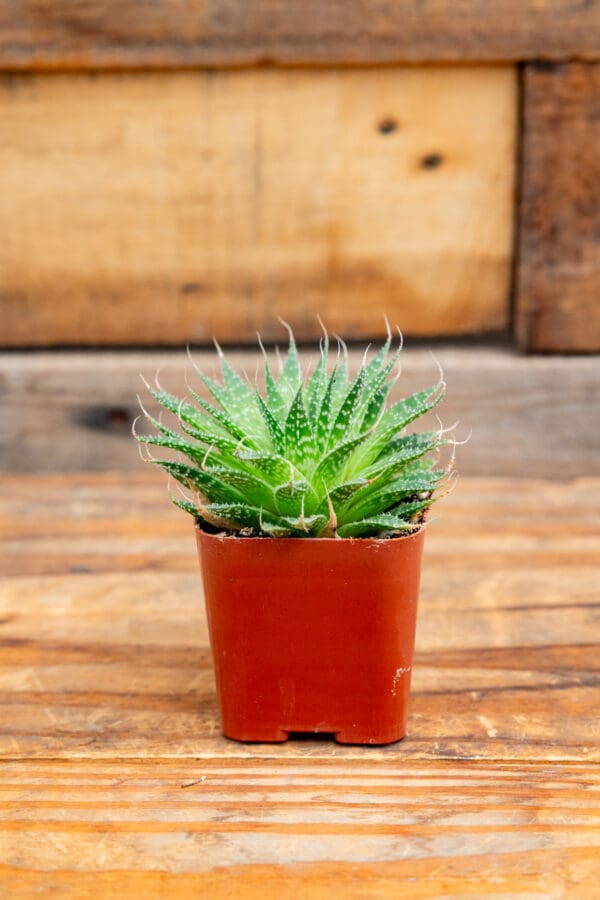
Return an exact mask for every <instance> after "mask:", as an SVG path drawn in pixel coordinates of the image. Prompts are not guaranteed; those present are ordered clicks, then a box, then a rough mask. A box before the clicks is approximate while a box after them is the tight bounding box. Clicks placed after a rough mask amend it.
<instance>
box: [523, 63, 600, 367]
mask: <svg viewBox="0 0 600 900" xmlns="http://www.w3.org/2000/svg"><path fill="white" fill-rule="evenodd" d="M599 185H600V65H580V64H577V63H572V64H570V65H564V66H549V65H543V66H542V65H532V66H526V67H525V74H524V144H523V173H522V199H521V216H520V233H519V256H518V259H519V264H518V271H517V279H518V297H517V321H516V333H517V338H518V340H519V343H520V344H521V346H522V347H524V348H525V349H528V350H566V351H591V350H600V303H599V302H598V301H599V297H600V200H599V191H598V186H599Z"/></svg>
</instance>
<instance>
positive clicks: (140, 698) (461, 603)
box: [0, 473, 600, 762]
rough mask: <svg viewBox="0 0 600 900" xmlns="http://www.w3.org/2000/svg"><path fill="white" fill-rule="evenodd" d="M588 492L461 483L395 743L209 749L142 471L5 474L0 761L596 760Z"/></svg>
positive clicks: (180, 566)
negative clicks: (404, 724)
mask: <svg viewBox="0 0 600 900" xmlns="http://www.w3.org/2000/svg"><path fill="white" fill-rule="evenodd" d="M152 474H156V477H152ZM599 492H600V479H580V480H576V481H570V482H559V483H551V482H545V481H527V480H525V481H524V480H510V479H506V480H491V479H464V480H463V481H462V482H461V484H460V485H459V488H458V489H457V491H456V492H455V493H454V494H453V495H452V497H451V498H449V499H448V500H446V501H445V502H444V503H443V505H441V506H440V507H439V508H438V511H437V513H438V516H439V519H438V521H436V522H435V523H434V524H433V525H432V526H431V528H430V531H429V533H428V536H427V547H426V560H425V569H424V576H423V587H422V603H421V614H420V623H419V628H418V635H417V658H416V662H415V675H414V681H413V685H414V692H413V700H412V706H411V716H410V723H409V736H408V738H407V739H406V740H405V741H403V742H402V743H401V744H398V745H392V746H389V747H386V748H382V749H379V750H370V749H369V750H364V749H363V748H360V747H344V746H342V745H334V744H332V743H329V742H324V741H317V742H315V741H310V740H302V741H292V742H291V743H288V744H284V745H270V746H266V745H263V746H261V747H260V748H258V750H257V747H256V746H253V745H244V744H237V743H233V742H230V741H225V740H224V739H223V738H222V737H221V735H220V730H219V720H218V711H217V706H216V699H215V693H214V683H213V674H212V667H211V661H210V654H209V649H208V641H207V631H206V623H205V619H204V613H203V608H202V594H201V587H200V579H199V576H198V573H197V561H196V557H195V548H194V540H193V533H192V525H191V520H189V519H188V518H187V517H186V516H185V515H183V514H182V513H181V512H179V511H178V510H175V509H172V508H170V507H169V505H168V503H167V501H166V498H165V486H164V483H163V481H162V480H161V478H160V477H159V474H158V473H151V474H150V475H148V474H146V473H141V474H136V475H134V476H133V477H131V476H130V475H125V474H123V475H118V474H116V473H115V474H112V475H110V474H105V475H95V476H92V475H80V476H60V475H55V476H41V475H40V476H37V477H35V476H13V477H10V476H5V477H3V478H2V479H1V480H0V534H1V535H2V557H1V558H0V569H1V571H2V572H3V573H4V579H3V581H2V583H1V599H0V619H1V620H2V624H1V625H0V634H1V643H0V647H1V655H0V704H1V707H2V714H1V715H0V722H1V723H2V726H1V728H0V756H2V757H4V758H19V759H33V758H39V759H43V758H63V759H73V758H82V759H85V758H89V759H91V758H93V759H105V760H110V759H125V758H130V759H137V758H154V759H156V758H165V759H168V758H180V757H185V758H190V759H191V758H194V759H204V758H213V757H220V756H225V757H235V758H239V759H244V758H253V757H254V756H255V755H256V753H257V752H259V753H260V755H261V756H264V757H268V758H272V759H281V760H291V759H305V758H310V759H315V760H316V759H323V758H327V759H329V758H333V757H335V758H343V759H369V760H373V761H374V760H387V761H388V762H390V761H399V760H404V761H406V760H410V759H413V760H415V759H453V758H459V759H470V760H475V759H484V760H533V761H538V762H539V761H541V760H546V761H549V760H550V761H560V760H567V761H568V760H572V761H580V762H585V761H589V760H592V759H600V745H599V744H598V739H597V729H596V724H595V723H596V714H595V710H596V709H597V705H598V702H600V691H599V683H600V682H599V678H600V672H599V666H600V655H599V654H598V652H597V646H594V644H593V641H594V636H595V634H597V626H598V608H597V607H598V603H597V599H598V592H597V585H598V561H599V557H600V553H599V551H600V539H599V534H600V515H599V512H598V510H599V508H600V505H599V504H598V497H599ZM24 598H26V602H24Z"/></svg>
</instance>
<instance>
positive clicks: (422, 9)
mask: <svg viewBox="0 0 600 900" xmlns="http://www.w3.org/2000/svg"><path fill="white" fill-rule="evenodd" d="M457 6H458V5H457ZM457 6H455V5H450V4H443V5H442V6H441V8H438V7H437V6H436V5H435V4H422V3H419V2H417V0H384V2H382V3H378V4H377V7H376V9H371V8H370V7H369V6H368V5H367V6H365V5H364V4H362V3H358V2H353V0H350V2H347V0H333V2H331V3H327V4H323V3H320V2H318V0H308V2H306V3H302V4H297V3H294V2H292V0H280V2H278V3H275V4H273V3H270V4H263V3H261V2H259V0H236V2H233V3H228V4H226V5H223V4H222V3H221V2H220V0H207V2H205V3H202V4H200V3H198V4H195V3H188V4H185V5H183V6H182V5H180V4H176V3H175V2H174V0H163V2H161V3H154V4H152V5H151V6H150V7H149V6H148V5H147V4H145V3H143V2H142V0H124V2H123V3H120V4H118V5H116V4H114V3H111V2H109V0H104V2H94V3H91V2H86V0H84V2H78V3H75V2H67V3H61V2H58V0H54V2H47V3H44V4H39V5H36V6H35V7H33V8H32V7H31V6H29V5H27V6H26V5H25V4H15V3H13V2H12V0H0V70H3V71H5V72H8V71H21V72H22V71H34V70H35V71H55V70H63V71H64V70H73V71H75V70H79V71H81V70H85V71H99V70H111V69H119V70H134V69H140V70H141V69H158V70H160V69H182V68H190V67H191V68H196V67H202V68H210V67H217V68H223V67H231V66H241V65H243V66H248V65H267V64H278V65H311V64H312V65H314V64H331V65H384V64H385V65H387V64H411V63H445V62H463V63H474V62H478V63H481V62H485V63H488V62H512V63H516V64H518V65H520V66H521V67H522V76H523V77H522V82H521V84H522V97H521V109H522V113H523V120H522V123H521V126H522V152H521V154H520V172H519V183H520V202H519V204H518V208H517V222H516V225H517V228H516V245H515V251H516V252H515V267H514V288H515V290H514V301H515V302H514V309H513V328H514V333H515V337H516V340H517V342H518V344H519V346H520V347H521V348H523V349H524V350H535V351H572V352H581V351H594V350H598V349H600V298H599V296H598V295H599V294H600V200H599V197H600V124H599V123H600V10H599V8H598V6H597V4H595V3H589V4H581V3H580V2H579V0H548V2H544V3H539V2H527V3H522V2H521V0H465V2H463V3H461V4H460V7H459V8H457ZM365 10H367V11H368V14H367V13H366V12H365ZM515 23H518V28H517V27H515Z"/></svg>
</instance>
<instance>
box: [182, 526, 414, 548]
mask: <svg viewBox="0 0 600 900" xmlns="http://www.w3.org/2000/svg"><path fill="white" fill-rule="evenodd" d="M426 524H427V523H426V522H425V521H423V522H421V523H420V524H419V527H418V528H416V529H415V530H414V531H411V532H410V533H409V534H397V535H395V536H394V537H385V538H383V537H339V536H337V537H269V536H268V535H246V534H245V535H243V537H240V535H238V534H235V532H227V531H220V532H217V533H216V534H213V533H211V532H210V531H205V529H204V528H203V527H202V524H201V522H199V521H198V520H196V521H195V522H194V530H195V531H197V532H199V533H200V534H201V535H202V536H203V537H205V538H212V539H214V540H217V541H235V542H236V543H237V542H238V541H244V543H245V542H247V541H253V542H258V541H261V542H263V541H266V542H268V543H269V545H272V544H276V543H278V544H289V543H293V544H341V543H344V544H357V545H360V546H364V545H366V544H389V543H397V542H398V541H408V540H410V539H411V538H414V537H416V536H417V535H419V534H421V533H422V532H423V531H424V530H425V526H426Z"/></svg>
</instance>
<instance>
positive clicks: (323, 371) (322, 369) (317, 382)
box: [306, 336, 329, 431]
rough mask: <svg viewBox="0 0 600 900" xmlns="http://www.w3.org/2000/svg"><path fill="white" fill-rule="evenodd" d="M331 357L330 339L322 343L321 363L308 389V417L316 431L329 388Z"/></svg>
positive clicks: (318, 364) (316, 368) (311, 378)
mask: <svg viewBox="0 0 600 900" xmlns="http://www.w3.org/2000/svg"><path fill="white" fill-rule="evenodd" d="M328 357H329V339H328V338H327V336H325V339H324V340H323V341H322V342H321V353H320V356H319V362H318V363H317V365H316V367H315V370H314V372H313V373H312V375H311V377H310V380H309V382H308V387H307V389H306V405H307V407H308V417H309V419H310V422H311V425H312V427H313V429H314V430H315V431H316V428H317V419H318V416H319V410H320V408H321V403H322V401H323V394H324V393H325V388H326V386H327V360H328Z"/></svg>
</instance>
